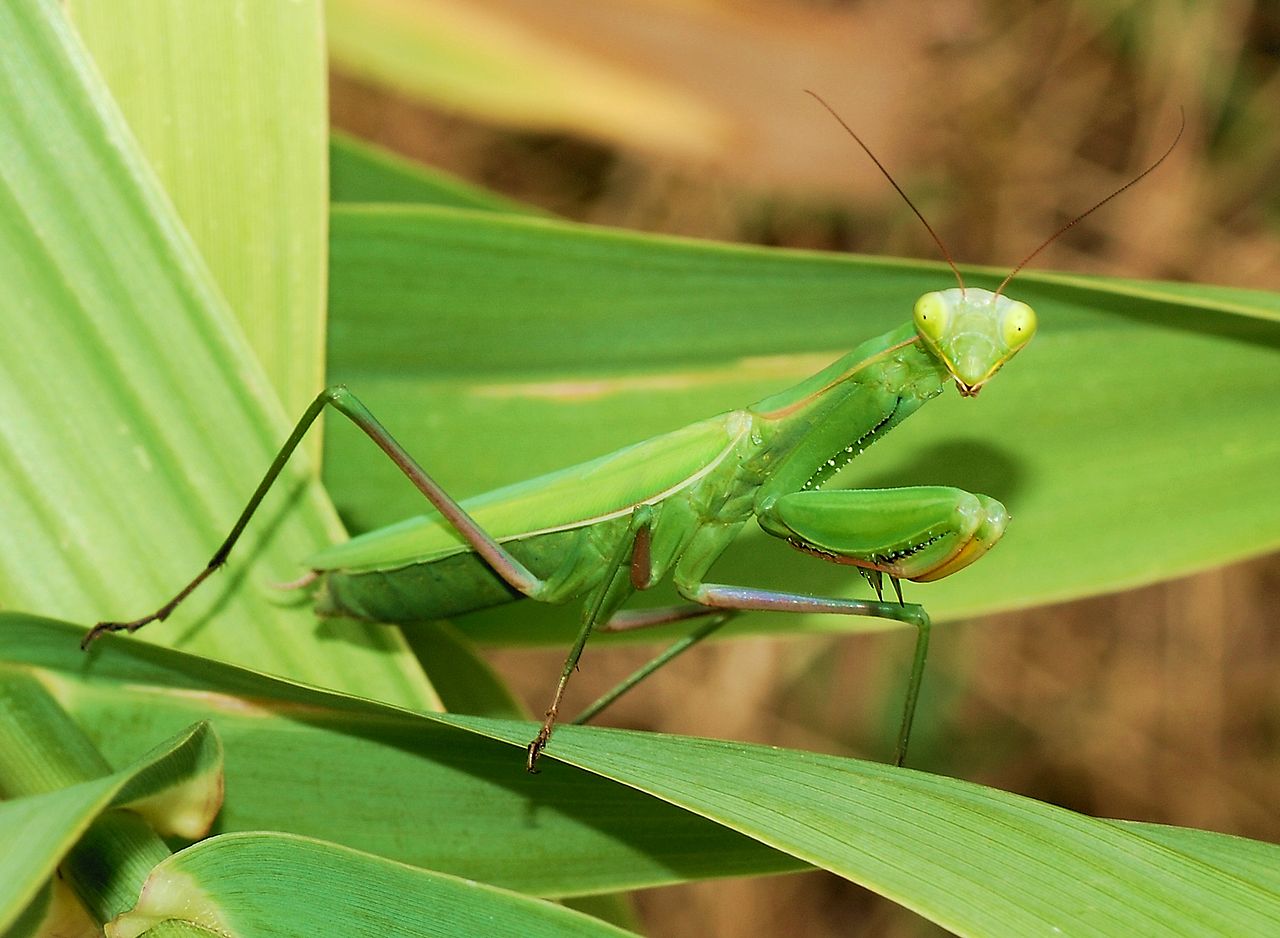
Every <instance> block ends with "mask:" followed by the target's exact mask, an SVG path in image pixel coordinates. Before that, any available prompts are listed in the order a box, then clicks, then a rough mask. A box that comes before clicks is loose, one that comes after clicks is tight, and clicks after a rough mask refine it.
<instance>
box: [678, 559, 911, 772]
mask: <svg viewBox="0 0 1280 938" xmlns="http://www.w3.org/2000/svg"><path fill="white" fill-rule="evenodd" d="M677 586H678V587H679V588H680V592H681V593H682V594H683V595H684V596H685V597H686V598H688V599H690V600H692V601H693V602H696V603H699V604H701V605H703V606H707V607H709V608H712V609H721V610H731V611H745V610H769V611H773V612H819V613H831V614H834V615H845V616H874V617H876V618H880V619H893V620H895V621H898V622H902V623H905V624H907V625H911V626H914V627H915V629H916V647H915V653H914V654H913V655H912V661H911V677H910V679H909V680H908V682H907V695H906V700H905V701H904V703H903V707H902V722H901V724H900V725H899V729H898V743H897V747H896V750H895V753H894V764H895V765H902V763H903V761H904V760H905V759H906V757H907V743H908V742H909V741H910V739H911V724H912V722H913V720H914V718H915V712H916V701H917V700H918V699H919V697H920V682H921V680H922V679H923V678H924V665H925V659H926V658H927V657H928V654H929V630H930V627H931V623H930V621H929V615H928V613H926V612H925V611H924V607H923V606H918V605H915V604H910V603H909V604H906V605H902V604H898V603H886V602H881V601H876V602H872V601H870V600H862V599H841V598H831V597H823V596H805V595H803V594H800V593H785V592H778V591H775V590H765V589H753V588H750V587H743V586H726V585H723V584H718V583H696V584H686V585H684V586H681V585H680V584H677Z"/></svg>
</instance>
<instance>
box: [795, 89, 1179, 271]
mask: <svg viewBox="0 0 1280 938" xmlns="http://www.w3.org/2000/svg"><path fill="white" fill-rule="evenodd" d="M804 93H805V94H807V95H809V96H810V97H812V98H813V99H814V100H815V101H817V102H818V103H819V104H821V105H822V106H823V107H824V108H826V109H827V112H828V113H830V115H831V116H832V117H834V118H835V119H836V121H837V122H838V123H839V124H840V126H841V127H843V128H844V129H845V132H846V133H847V134H848V135H849V136H850V137H852V138H853V139H854V142H855V143H857V144H858V146H860V147H862V151H863V152H864V153H866V154H867V156H869V157H871V162H873V163H875V164H876V169H878V170H880V172H882V173H883V174H884V178H885V179H887V180H889V185H891V186H893V188H895V189H897V190H898V195H900V196H902V200H903V201H904V202H906V203H907V205H908V206H909V207H910V209H911V211H913V212H915V213H916V218H918V219H920V224H922V225H924V227H925V230H927V231H928V232H929V234H930V235H931V236H932V237H933V242H934V244H936V245H938V250H940V251H941V252H942V256H943V257H944V258H945V259H946V261H947V266H948V267H950V268H951V272H952V273H953V274H955V275H956V282H957V283H958V284H960V292H961V293H964V278H963V277H961V276H960V268H958V267H957V266H956V262H955V261H953V260H952V259H951V252H950V251H948V250H947V246H946V245H945V244H943V243H942V239H941V238H940V237H938V233H937V232H936V231H934V230H933V225H931V224H929V222H928V221H927V220H926V219H925V217H924V215H922V214H920V209H918V208H916V204H915V203H914V202H912V201H911V197H910V196H908V195H907V194H906V193H905V192H903V191H902V186H900V185H898V181H897V180H896V179H894V178H893V176H891V175H889V171H888V170H887V169H885V168H884V164H883V163H881V162H880V160H878V159H877V158H876V155H875V154H874V153H872V152H871V148H870V147H869V146H867V145H866V144H865V143H863V142H862V138H861V137H859V136H858V135H857V134H856V133H854V132H853V128H852V127H850V126H849V125H848V124H846V123H845V122H844V118H843V117H841V116H840V115H839V114H837V113H836V110H835V108H833V107H832V106H831V105H830V104H828V103H827V102H826V101H824V100H823V99H822V96H821V95H819V94H818V93H817V92H816V91H810V90H809V89H808V88H806V89H805V90H804ZM1175 142H1176V141H1175ZM1165 155H1166V156H1167V155H1168V154H1165ZM1161 159H1164V157H1161ZM1151 169H1155V167H1154V166H1153V167H1151ZM1150 171H1151V170H1147V172H1150ZM1143 175H1146V173H1144V174H1143ZM1139 178H1141V177H1139ZM1137 181H1138V180H1137V179H1135V180H1134V182H1137ZM1129 185H1133V183H1130V184H1129ZM1112 194H1113V195H1115V194H1118V193H1112ZM1100 204H1101V203H1099V205H1100ZM1097 207H1098V206H1097V205H1095V206H1094V208H1097ZM1089 211H1090V212H1091V211H1093V209H1089ZM1087 214H1089V212H1085V215H1087ZM1083 217H1084V216H1081V218H1083ZM1079 220H1080V219H1079V218H1077V219H1076V221H1079ZM1073 224H1074V222H1073ZM1061 233H1062V232H1058V234H1061ZM1054 237H1055V238H1056V237H1057V235H1054ZM1050 240H1052V239H1050ZM1041 247H1044V245H1041ZM1037 250H1038V249H1037ZM1032 256H1034V255H1032ZM1030 259H1031V258H1027V260H1030ZM1023 263H1026V261H1024V262H1023Z"/></svg>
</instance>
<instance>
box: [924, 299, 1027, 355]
mask: <svg viewBox="0 0 1280 938" xmlns="http://www.w3.org/2000/svg"><path fill="white" fill-rule="evenodd" d="M1028 311H1029V309H1028ZM950 318H951V308H950V307H949V306H948V305H947V303H946V301H945V300H943V298H942V295H941V294H939V293H926V294H925V295H924V296H922V297H920V299H918V300H916V308H915V322H916V330H917V331H918V332H919V333H920V334H921V335H922V336H924V337H925V338H926V339H928V340H929V341H930V342H934V343H936V342H938V340H939V339H941V338H942V336H943V334H944V333H945V332H946V330H947V320H948V319H950Z"/></svg>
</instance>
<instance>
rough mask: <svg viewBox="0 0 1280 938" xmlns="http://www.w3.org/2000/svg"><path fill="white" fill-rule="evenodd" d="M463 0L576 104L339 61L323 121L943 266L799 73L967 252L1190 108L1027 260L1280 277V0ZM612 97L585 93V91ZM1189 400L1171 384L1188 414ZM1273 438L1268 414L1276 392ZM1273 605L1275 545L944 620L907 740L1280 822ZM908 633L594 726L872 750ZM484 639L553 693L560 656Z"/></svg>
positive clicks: (623, 660) (691, 223) (1074, 193)
mask: <svg viewBox="0 0 1280 938" xmlns="http://www.w3.org/2000/svg"><path fill="white" fill-rule="evenodd" d="M373 2H376V3H382V4H384V5H386V6H387V7H388V9H392V8H404V9H408V8H411V7H413V3H411V2H409V0H373ZM422 4H423V7H424V8H431V9H432V10H433V11H435V12H439V11H440V10H443V11H444V13H445V14H449V13H450V12H451V9H452V8H451V7H450V5H449V4H447V3H439V2H427V0H422ZM453 12H456V10H453ZM477 15H479V16H483V17H484V18H485V20H484V22H485V23H486V24H487V26H486V28H492V29H501V30H504V31H506V32H504V33H503V35H506V36H515V37H517V38H518V39H519V41H521V42H524V41H526V40H527V41H528V42H530V43H534V44H536V45H538V46H539V47H540V48H542V49H544V50H550V51H551V52H552V53H553V54H554V55H557V56H560V59H559V60H562V61H565V62H568V63H574V65H575V68H578V72H576V73H574V72H572V71H571V72H570V73H569V74H570V75H571V76H572V75H573V74H578V75H580V76H586V77H582V78H581V79H580V80H579V81H578V82H576V83H575V82H573V81H570V82H569V83H568V85H567V87H568V89H569V90H568V91H566V93H565V99H564V100H563V101H560V102H553V104H563V105H564V106H563V107H561V108H557V107H549V108H548V109H547V110H546V112H543V111H540V110H537V109H526V110H524V111H519V112H516V113H512V112H501V111H500V109H494V108H490V107H488V106H486V105H485V104H484V103H483V102H480V103H479V104H476V103H475V102H466V103H465V104H460V103H459V102H458V101H456V100H455V101H450V102H449V103H447V104H439V103H436V104H427V103H423V101H422V99H421V98H417V99H415V100H410V99H409V98H408V97H404V96H399V95H397V94H393V93H389V92H387V91H385V90H383V87H382V86H381V85H380V83H378V82H377V81H375V80H373V79H372V78H370V77H369V76H362V75H360V74H358V73H359V68H358V67H356V66H351V67H345V68H344V66H343V64H342V62H341V60H340V61H339V64H338V66H337V67H336V69H335V73H334V76H333V81H332V112H333V119H334V123H335V125H336V126H337V127H340V128H343V129H346V130H348V131H351V132H353V133H355V134H357V135H359V136H361V137H364V138H366V139H369V140H372V141H374V142H377V143H381V144H384V145H386V146H389V147H391V148H393V149H395V150H397V151H399V152H401V153H404V154H406V155H409V156H412V157H415V158H417V159H420V160H422V161H424V162H426V163H430V164H432V165H435V166H439V167H442V168H445V169H448V170H450V171H452V172H455V173H457V174H459V175H461V176H463V177H465V178H467V179H469V180H472V181H474V182H478V183H480V184H482V185H485V186H487V187H490V188H492V189H495V190H497V191H501V192H504V193H506V194H509V195H512V196H514V197H516V198H519V199H523V200H525V201H528V202H532V203H534V204H537V205H540V206H543V207H545V208H547V209H550V210H551V211H554V212H556V213H558V214H560V215H562V216H564V217H567V218H571V219H577V220H584V221H590V222H595V223H600V224H607V225H617V226H623V227H629V228H636V229H640V230H645V231H656V232H667V233H677V234H683V235H692V236H698V237H709V238H718V239H724V240H735V241H748V242H755V243H764V244H775V245H786V246H797V247H810V248H825V249H832V250H848V251H860V252H866V253H876V254H879V253H885V254H896V255H906V256H918V257H926V258H935V257H936V256H937V252H936V248H935V247H934V245H933V244H932V242H931V241H930V240H929V237H928V235H927V233H926V232H925V231H924V230H923V229H922V228H921V226H920V225H919V223H918V222H917V221H916V219H915V218H914V217H913V216H912V215H911V214H910V212H909V211H908V210H907V209H906V208H905V206H903V205H902V203H901V201H900V200H899V199H898V197H897V196H896V195H895V194H894V193H893V191H892V190H891V189H890V188H889V187H888V185H887V184H886V183H885V182H884V180H883V179H882V178H881V177H880V176H879V175H878V174H877V173H876V172H875V170H874V167H872V166H871V165H870V164H869V163H868V162H867V161H866V159H865V157H863V156H862V154H861V153H860V152H859V151H858V150H857V149H856V147H855V146H854V145H853V143H852V141H850V140H849V139H848V138H847V137H846V136H844V134H843V131H841V130H840V128H839V127H838V126H837V125H835V123H834V122H833V121H832V120H831V118H830V117H829V116H828V115H827V114H826V113H825V112H823V111H822V110H821V108H819V107H818V106H817V105H816V103H815V102H813V101H812V100H811V99H809V98H808V97H806V96H805V95H804V94H803V93H802V91H803V89H805V88H811V89H813V90H815V91H818V92H819V93H821V94H822V95H823V96H824V97H825V98H826V99H827V100H828V101H830V103H831V104H832V105H833V106H834V107H835V108H836V109H837V110H838V111H840V112H841V113H842V115H843V116H844V117H845V119H846V120H847V121H848V122H849V123H850V124H851V125H852V126H853V127H854V128H855V129H857V131H858V132H859V134H860V135H862V136H863V138H864V139H865V140H866V141H867V142H868V144H870V145H871V146H872V147H873V149H874V150H875V151H876V153H877V155H878V156H879V157H880V159H881V160H882V161H883V162H884V163H885V164H886V165H887V166H888V167H889V168H890V169H891V170H892V171H893V172H894V174H895V176H896V177H897V179H898V182H899V183H900V184H901V185H902V186H903V187H904V188H905V189H906V190H907V191H908V192H909V193H910V194H911V195H912V198H913V199H914V200H915V201H916V203H917V204H918V205H919V207H920V209H921V210H922V211H923V212H924V214H925V215H926V216H927V217H928V218H929V219H930V221H931V222H932V224H933V225H934V226H935V228H937V229H938V231H939V233H940V234H941V235H942V237H943V238H944V240H945V241H946V242H947V244H948V245H949V246H950V248H951V250H952V252H953V253H954V254H955V255H956V257H957V258H958V259H960V260H962V261H964V262H970V263H988V264H993V265H998V266H1006V267H1007V266H1011V265H1012V264H1014V263H1016V262H1017V261H1018V260H1020V259H1021V258H1022V257H1023V256H1024V255H1025V254H1026V253H1027V252H1029V251H1030V250H1031V249H1032V248H1033V247H1034V246H1035V245H1036V244H1038V243H1039V242H1040V241H1041V240H1042V239H1043V238H1044V237H1045V236H1046V235H1048V234H1049V233H1051V232H1052V231H1053V230H1054V229H1056V228H1057V227H1058V226H1059V225H1061V224H1062V223H1063V222H1064V221H1065V220H1066V219H1068V218H1070V217H1071V216H1072V215H1074V214H1075V213H1077V212H1079V211H1081V210H1082V209H1084V208H1086V207H1087V206H1089V205H1091V204H1092V203H1093V202H1094V201H1096V200H1097V199H1098V198H1099V197H1101V195H1103V194H1105V193H1106V192H1107V191H1109V190H1110V189H1112V188H1114V187H1116V186H1117V185H1119V184H1121V183H1122V182H1123V181H1124V180H1125V179H1126V178H1127V177H1128V176H1131V175H1132V174H1134V173H1135V172H1136V171H1137V170H1138V169H1140V168H1141V167H1142V166H1143V165H1145V164H1146V163H1148V162H1150V161H1151V160H1152V159H1154V157H1155V156H1157V155H1158V154H1159V153H1160V152H1161V151H1162V150H1163V149H1164V148H1165V147H1166V146H1167V145H1168V143H1169V141H1170V140H1171V139H1172V136H1173V134H1174V132H1175V130H1176V128H1177V125H1178V119H1179V118H1178V111H1179V108H1181V109H1182V110H1183V112H1184V113H1185V116H1186V124H1187V129H1186V133H1185V135H1184V137H1183V140H1182V142H1181V144H1180V146H1179V147H1178V148H1177V150H1176V151H1175V152H1174V153H1173V155H1172V156H1171V157H1170V158H1169V160H1168V162H1167V163H1166V164H1165V165H1164V166H1162V167H1161V168H1160V170H1159V172H1158V173H1156V174H1154V175H1153V176H1152V177H1150V178H1149V179H1148V180H1145V181H1144V182H1143V183H1142V184H1141V185H1140V186H1138V187H1136V188H1135V189H1134V190H1132V191H1131V192H1129V193H1126V194H1125V196H1124V197H1123V198H1122V199H1120V200H1117V201H1116V202H1115V203H1113V204H1111V205H1109V206H1108V207H1107V208H1106V209H1105V210H1103V211H1102V212H1100V213H1098V215H1096V216H1094V217H1092V218H1090V219H1089V220H1088V222H1087V223H1085V224H1084V225H1082V226H1081V228H1080V230H1079V231H1073V232H1072V233H1071V234H1070V235H1069V236H1067V237H1065V238H1063V239H1061V240H1060V241H1058V242H1057V243H1055V244H1054V245H1053V246H1051V247H1050V248H1049V249H1048V250H1047V251H1046V252H1045V253H1044V254H1042V255H1041V256H1040V257H1039V258H1037V260H1036V262H1035V263H1036V266H1037V267H1041V268H1053V269H1061V270H1075V271H1093V272H1099V273H1108V274H1115V275H1120V276H1126V277H1157V278H1169V279H1186V280H1198V281H1203V282H1211V283H1221V284H1230V285H1236V286H1249V287H1259V288H1268V289H1273V290H1274V289H1280V130H1278V127H1277V124H1278V118H1280V5H1277V4H1276V3H1274V2H1261V0H1259V2H1245V0H1222V2H1215V3H1208V4H1187V3H1182V2H1161V0H1152V2H1128V0H1071V2H1054V3H1033V2H978V0H937V2H927V3H913V4H905V3H901V4H895V3H888V2H864V3H847V4H846V3H839V2H834V0H831V2H818V0H813V2H799V0H787V2H783V0H772V2H728V0H684V2H679V0H609V2H607V3H601V2H599V0H539V2H537V3H533V2H522V0H473V2H471V3H469V4H468V13H467V14H466V16H465V17H461V21H463V22H462V25H461V26H459V27H458V28H461V29H464V30H465V29H469V28H473V27H472V20H471V19H470V18H471V17H473V16H477ZM334 25H335V28H336V26H337V24H336V23H335V24H334ZM455 25H456V24H455ZM593 75H606V76H611V78H610V80H609V81H605V80H603V79H601V81H600V82H598V83H597V82H595V81H594V80H593V79H592V78H591V76H593ZM619 76H620V77H619ZM615 79H616V82H615V83H613V84H611V82H613V81H614V80H615ZM584 86H589V87H584ZM615 88H616V89H634V88H639V89H641V92H640V93H638V94H637V95H636V100H637V101H638V102H639V103H636V101H633V100H632V97H631V96H630V93H629V92H626V93H625V94H624V92H623V91H618V92H617V94H616V96H615V97H614V98H612V99H611V98H610V95H609V93H610V92H611V91H612V90H613V89H615ZM593 91H594V92H599V95H598V96H597V99H596V100H593V101H586V100H585V99H580V98H579V97H577V96H578V95H579V94H580V93H586V92H593ZM445 97H446V98H447V96H445ZM646 101H647V102H648V105H646V104H645V102H646ZM601 102H603V103H601ZM655 102H656V103H655ZM601 115H603V116H601ZM858 338H861V337H858ZM1069 380H1070V379H1069V378H1066V377H1064V392H1068V393H1069ZM1191 392H1193V389H1179V388H1171V389H1170V395H1169V406H1171V407H1176V406H1177V399H1178V395H1179V394H1180V393H1191ZM1259 432H1260V433H1276V432H1280V402H1277V420H1276V424H1275V425H1274V426H1272V427H1260V428H1259ZM1191 442H1192V441H1189V452H1188V458H1194V453H1193V452H1191V451H1190V443H1191ZM1083 458H1087V455H1085V456H1084V457H1083ZM1222 497H1224V498H1229V497H1249V498H1275V497H1280V496H1278V495H1277V493H1276V492H1255V493H1231V492H1224V493H1222ZM1082 523H1085V522H1084V519H1083V518H1082ZM1277 597H1280V559H1278V558H1276V557H1269V558H1262V559H1259V560H1255V561H1251V562H1248V563H1245V564H1241V565H1238V566H1235V567H1231V568H1228V569H1225V570H1215V571H1210V572H1207V573H1203V574H1201V575H1199V576H1196V577H1193V578H1189V579H1185V580H1180V581H1176V582H1173V583H1169V584H1165V585H1162V586H1157V587H1150V588H1147V589H1143V590H1139V591H1135V592H1130V593H1126V594H1122V595H1118V596H1109V597H1100V598H1095V599H1090V600H1085V601H1081V602H1076V603H1071V604H1066V605H1060V606H1054V607H1048V608H1042V609H1038V610H1033V611H1030V612H1025V613H1019V614H1015V615H1006V616H1000V617H996V618H992V619H990V620H986V621H981V622H972V623H947V624H945V625H943V626H941V627H940V628H939V629H938V630H936V632H935V639H934V645H933V656H932V659H931V662H930V667H929V672H928V675H927V678H926V684H925V695H924V699H923V700H922V712H921V714H920V716H919V717H918V719H917V724H916V734H917V735H916V737H915V739H914V741H913V747H914V751H913V755H912V759H911V763H912V764H913V765H914V766H915V767H917V768H921V769H925V770H928V771H933V772H940V773H944V774H948V775H954V776H957V777H961V778H967V779H971V780H974V781H977V782H981V783H983V784H988V785H993V786H997V787H1000V788H1003V789H1006V790H1010V791H1015V792H1020V793H1023V794H1026V795H1029V796H1031V797H1034V798H1038V799H1041V800H1045V801H1050V802H1054V803H1057V804H1061V805H1064V806H1067V807H1070V808H1073V809H1075V810H1079V811H1083V812H1086V813H1089V814H1093V815H1099V816H1104V817H1122V818H1136V819H1141V820H1149V821H1159V822H1168V823H1174V824H1181V825H1188V826H1197V827H1206V828H1211V829H1214V830H1219V831H1224V832H1230V833H1239V834H1244V835H1248V836H1251V837H1257V838H1262V839H1269V840H1273V841H1275V840H1280V810H1277V803H1278V801H1280V774H1278V770H1280V691H1278V690H1277V688H1278V687H1280V664H1278V662H1280V628H1278V624H1280V599H1277ZM920 598H922V599H923V601H924V602H926V603H927V602H928V600H927V597H920ZM909 652H910V638H909V636H907V635H906V634H905V633H902V632H894V633H889V634H884V635H875V636H865V637H858V638H841V639H836V638H824V637H816V636H806V637H804V638H803V639H801V640H796V641H791V642H787V641H782V640H753V641H742V642H736V643H732V644H724V645H720V646H717V647H714V648H704V649H701V650H698V651H696V652H694V653H692V654H691V655H689V656H688V657H686V658H684V659H682V660H681V661H680V662H678V663H677V664H675V665H673V666H672V667H670V668H668V669H666V670H665V671H663V672H662V673H660V674H659V675H657V676H655V677H654V678H652V679H651V680H650V681H649V682H647V683H646V684H645V685H644V686H643V687H642V688H640V689H639V690H637V691H636V692H635V693H634V694H633V695H631V696H630V697H629V698H627V699H625V700H624V701H623V702H621V703H620V704H619V705H618V706H617V707H616V708H615V710H614V711H612V712H611V713H610V714H609V715H608V721H607V722H610V723H616V724H618V725H627V726H635V727H643V728H651V729H659V730H664V731H670V732H679V733H687V734H692V735H704V736H717V737H727V738H733V739H743V740H752V741H758V742H765V743H770V744H776V745H782V746H793V747H800V748H811V749H818V750H822V751H828V752H835V753H842V754H849V755H856V756H860V757H865V758H877V759H882V758H885V757H886V755H887V753H888V752H889V750H890V748H891V745H890V743H889V739H890V736H891V728H890V727H891V724H892V723H893V721H894V718H895V716H896V710H897V708H898V706H899V704H898V700H899V695H900V693H901V688H902V685H903V682H904V681H905V676H906V668H907V658H908V655H909ZM647 654H648V652H647V651H646V650H641V649H626V648H624V649H616V648H614V649H607V650H601V649H599V648H596V649H592V650H589V652H588V657H587V659H586V667H585V669H584V671H583V673H582V674H581V676H580V678H579V679H578V680H577V686H576V687H575V688H574V693H575V695H576V696H577V697H578V699H580V700H584V701H585V700H588V699H590V695H591V694H592V693H593V692H595V691H598V690H603V689H604V688H605V687H607V686H609V685H611V684H612V683H613V682H614V681H616V680H617V679H619V678H620V677H622V676H623V675H624V674H626V673H627V672H629V671H630V670H631V668H633V667H634V666H636V665H638V664H639V663H640V662H641V661H642V660H644V659H645V658H646V657H647ZM497 659H498V664H499V666H500V667H501V668H502V670H503V671H504V673H506V674H507V675H509V676H510V677H511V679H512V681H513V683H514V684H515V686H516V687H517V689H518V690H520V691H521V692H522V693H523V694H524V695H525V696H526V699H528V700H530V701H531V706H532V709H534V710H535V711H536V710H538V709H540V707H541V706H542V704H543V697H544V695H545V694H546V691H547V687H548V685H547V675H550V674H553V673H555V672H556V671H557V670H558V667H559V662H560V660H561V654H560V653H559V652H506V653H503V654H502V655H499V656H497ZM636 901H637V906H638V909H639V912H640V915H641V918H642V921H643V922H644V927H645V928H646V930H647V931H648V933H649V934H652V935H664V936H666V935H670V936H676V935H690V934H698V935H726V936H727V935H772V934H777V933H780V932H783V931H784V930H785V931H787V932H788V933H790V934H792V935H796V936H800V935H803V936H826V935H850V934H858V935H919V934H932V933H933V932H934V931H935V930H934V929H933V928H932V926H929V925H928V924H926V923H923V922H921V921H920V920H919V919H917V918H916V917H914V916H913V915H911V914H909V913H905V912H903V911H901V910H898V909H897V908H896V907H894V906H892V905H890V904H888V903H885V902H882V901H880V900H879V899H878V898H877V897H875V896H872V895H870V894H867V893H865V892H863V891H862V890H860V889H859V888H858V887H856V886H853V885H851V884H849V883H847V882H845V881H843V880H840V879H837V878H835V877H832V876H828V875H826V874H823V873H809V874H804V875H800V876H790V877H782V878H776V879H772V880H750V881H742V882H713V883H704V884H697V885H689V886H683V887H676V888H669V889H660V890H652V891H650V892H647V893H644V894H641V895H639V896H638V897H637V900H636Z"/></svg>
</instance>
